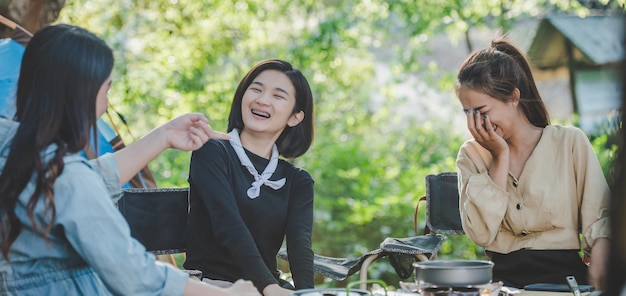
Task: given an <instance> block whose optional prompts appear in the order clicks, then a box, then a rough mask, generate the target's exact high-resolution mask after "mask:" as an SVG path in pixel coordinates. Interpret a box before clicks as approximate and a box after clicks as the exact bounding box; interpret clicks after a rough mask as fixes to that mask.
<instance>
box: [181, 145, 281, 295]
mask: <svg viewBox="0 0 626 296" xmlns="http://www.w3.org/2000/svg"><path fill="white" fill-rule="evenodd" d="M220 143H221V142H220V141H215V140H210V141H209V142H207V143H206V144H205V145H204V146H203V147H202V148H200V149H199V150H196V151H194V152H193V153H192V156H191V164H190V169H189V178H190V179H191V180H195V181H194V182H198V181H197V180H210V182H211V184H210V185H205V186H195V189H196V190H197V193H198V195H199V198H200V199H201V200H202V203H203V204H204V205H205V210H206V211H207V212H208V213H209V217H210V219H211V224H212V225H213V226H214V227H213V228H212V229H211V230H212V231H213V233H214V234H215V237H216V239H217V241H218V242H219V243H220V244H222V246H224V247H225V249H227V250H228V251H229V252H230V254H231V255H232V256H231V257H232V258H233V259H234V260H235V261H236V262H235V263H236V264H237V266H242V267H245V268H241V270H242V272H243V273H244V278H245V279H248V280H251V281H252V282H253V283H254V285H255V286H256V287H257V288H259V290H263V288H265V287H266V286H267V285H270V284H278V281H277V280H276V279H275V278H274V276H273V274H272V272H271V271H270V269H269V268H268V267H267V265H266V264H265V262H264V261H263V257H262V256H261V254H260V253H259V251H258V249H257V248H256V247H255V245H256V243H255V241H254V239H253V237H252V234H251V233H250V231H249V230H248V228H247V227H246V224H245V222H244V220H243V218H242V217H241V213H240V211H239V207H238V205H237V202H236V200H235V196H234V195H235V193H234V192H233V190H232V187H231V185H230V182H229V179H228V169H229V160H228V154H227V152H226V151H225V149H226V148H225V147H223V146H221V144H220Z"/></svg>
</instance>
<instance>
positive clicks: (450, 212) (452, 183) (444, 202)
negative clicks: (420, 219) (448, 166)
mask: <svg viewBox="0 0 626 296" xmlns="http://www.w3.org/2000/svg"><path fill="white" fill-rule="evenodd" d="M421 200H425V201H426V226H425V227H424V232H423V233H424V234H426V233H429V232H433V233H443V234H465V232H464V231H463V227H462V225H461V214H460V212H459V189H458V179H457V175H456V172H443V173H439V174H436V175H428V176H426V195H425V196H424V197H422V198H421V199H420V201H421ZM418 208H419V201H418V203H417V206H416V208H415V217H414V219H415V224H414V226H415V232H416V234H417V232H418V231H417V210H418Z"/></svg>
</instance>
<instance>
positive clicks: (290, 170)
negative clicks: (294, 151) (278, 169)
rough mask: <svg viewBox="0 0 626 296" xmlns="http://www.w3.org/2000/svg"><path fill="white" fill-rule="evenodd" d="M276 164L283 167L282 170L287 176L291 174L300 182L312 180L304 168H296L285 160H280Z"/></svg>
mask: <svg viewBox="0 0 626 296" xmlns="http://www.w3.org/2000/svg"><path fill="white" fill-rule="evenodd" d="M278 162H279V165H280V166H282V167H284V170H285V172H286V173H287V174H293V175H295V176H297V177H298V178H299V179H301V180H307V179H310V180H313V177H312V176H311V174H309V172H308V171H307V170H305V169H304V168H301V167H299V166H296V165H295V164H293V163H291V162H289V161H287V160H285V159H280V160H279V161H278Z"/></svg>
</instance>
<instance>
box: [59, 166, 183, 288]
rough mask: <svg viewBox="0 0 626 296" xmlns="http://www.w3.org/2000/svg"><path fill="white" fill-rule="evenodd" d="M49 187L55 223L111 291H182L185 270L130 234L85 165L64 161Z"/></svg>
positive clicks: (99, 181)
mask: <svg viewBox="0 0 626 296" xmlns="http://www.w3.org/2000/svg"><path fill="white" fill-rule="evenodd" d="M85 184H88V185H85ZM55 192H56V193H57V194H58V196H57V198H55V200H56V202H57V209H58V210H57V217H56V224H58V225H60V226H61V227H62V228H63V231H64V233H65V236H66V237H67V240H68V241H69V243H70V244H71V245H72V247H73V248H74V249H75V250H76V252H78V253H79V254H80V256H81V257H82V258H83V259H84V260H85V261H86V262H87V263H88V264H89V266H90V267H91V268H92V269H93V270H94V271H95V272H96V273H97V274H98V276H99V277H100V279H101V280H102V282H103V283H104V284H105V285H106V287H107V288H108V289H109V290H110V291H111V292H112V293H113V294H115V295H182V292H183V290H184V287H185V285H186V283H187V280H188V278H189V277H188V275H186V274H185V273H184V272H182V271H180V270H177V269H176V268H175V267H173V266H171V265H169V264H162V263H160V262H158V261H156V260H155V257H154V255H152V254H150V253H148V252H146V249H145V248H144V246H143V245H142V244H141V243H139V242H138V241H137V240H135V239H134V238H132V237H131V234H130V229H129V227H128V224H127V223H126V221H125V220H124V217H122V215H121V214H120V212H119V211H118V210H117V209H116V208H115V206H114V205H113V203H111V201H110V199H109V198H108V196H109V193H108V192H107V190H106V189H105V187H104V184H103V183H102V179H101V178H100V176H98V175H97V174H94V172H93V171H92V170H91V169H90V168H88V166H87V165H86V164H84V163H78V164H76V163H74V164H72V163H66V167H65V171H64V172H63V174H62V178H59V179H57V181H56V182H55ZM61 193H63V194H62V196H61ZM59 196H61V197H62V198H59Z"/></svg>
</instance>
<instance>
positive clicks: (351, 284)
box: [346, 280, 387, 296]
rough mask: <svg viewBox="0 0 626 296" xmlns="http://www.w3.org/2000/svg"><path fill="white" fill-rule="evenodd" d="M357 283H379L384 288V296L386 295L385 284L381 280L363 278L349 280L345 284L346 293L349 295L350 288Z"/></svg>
mask: <svg viewBox="0 0 626 296" xmlns="http://www.w3.org/2000/svg"><path fill="white" fill-rule="evenodd" d="M359 284H379V285H380V286H381V287H383V289H384V290H385V296H387V284H386V283H385V282H383V281H381V280H364V281H356V282H350V283H348V284H347V285H346V294H348V295H350V288H351V287H352V286H356V285H359Z"/></svg>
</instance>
